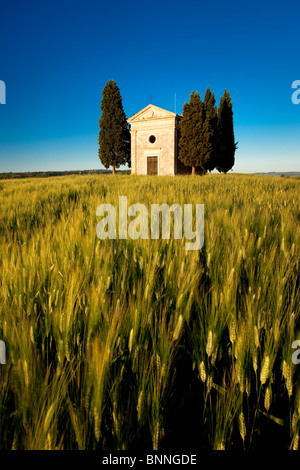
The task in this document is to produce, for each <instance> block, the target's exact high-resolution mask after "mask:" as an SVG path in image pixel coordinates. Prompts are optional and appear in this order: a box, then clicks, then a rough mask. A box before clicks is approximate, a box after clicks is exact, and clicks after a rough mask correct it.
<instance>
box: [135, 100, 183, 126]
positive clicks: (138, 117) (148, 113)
mask: <svg viewBox="0 0 300 470" xmlns="http://www.w3.org/2000/svg"><path fill="white" fill-rule="evenodd" d="M176 116H177V114H176V113H171V111H167V110H166V109H162V108H159V107H158V106H154V105H153V104H149V105H148V106H146V108H143V109H141V111H139V112H138V113H136V114H134V115H133V116H131V117H130V118H129V119H128V122H129V123H130V124H132V123H133V122H138V121H144V120H145V121H146V120H147V121H148V120H151V119H167V118H175V117H176Z"/></svg>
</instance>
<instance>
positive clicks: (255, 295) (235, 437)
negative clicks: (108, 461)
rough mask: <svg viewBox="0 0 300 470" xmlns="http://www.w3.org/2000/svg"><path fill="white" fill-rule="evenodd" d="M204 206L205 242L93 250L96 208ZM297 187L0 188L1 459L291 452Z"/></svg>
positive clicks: (105, 245) (120, 184) (288, 182)
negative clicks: (21, 454) (31, 452)
mask: <svg viewBox="0 0 300 470" xmlns="http://www.w3.org/2000/svg"><path fill="white" fill-rule="evenodd" d="M120 195H126V196H127V197H128V205H130V204H133V203H143V204H145V205H146V206H148V207H149V206H150V204H153V203H160V204H161V203H167V204H170V205H171V204H173V203H179V204H185V203H190V204H204V212H205V244H204V247H203V249H202V250H200V251H186V250H185V241H184V240H174V239H170V240H150V239H149V240H131V239H128V240H118V239H117V240H108V239H107V240H99V239H98V238H97V236H96V225H97V222H98V221H99V218H97V217H96V209H97V207H98V206H99V205H100V204H102V203H111V204H114V205H115V207H118V198H119V196H120ZM299 199H300V180H299V179H296V178H294V179H293V178H271V177H268V176H252V175H229V174H228V175H207V176H203V177H200V176H194V177H192V176H176V177H157V178H156V177H143V176H130V175H120V174H118V175H116V176H112V175H100V176H99V175H87V176H85V175H84V176H83V175H76V176H67V177H56V178H44V179H42V178H40V179H39V178H34V179H24V180H10V181H8V180H4V181H2V182H1V183H0V240H1V243H0V306H1V308H0V339H1V340H3V341H4V342H5V344H6V348H7V359H6V365H0V448H1V449H8V450H9V449H99V450H117V449H124V450H131V449H139V450H149V449H159V450H163V449H172V448H174V449H177V450H178V449H187V448H194V449H199V450H210V449H219V450H221V449H226V450H230V449H233V450H235V449H236V450H239V449H246V450H247V449H251V450H259V449H267V448H274V446H276V448H280V449H284V450H285V449H297V448H298V447H299V434H300V387H299V378H300V373H299V371H300V365H296V364H294V363H293V361H292V353H293V349H292V343H293V342H294V341H295V340H297V339H300V319H299V310H300V307H299V305H300V293H299V285H300V266H299V260H300V205H299V202H300V201H299Z"/></svg>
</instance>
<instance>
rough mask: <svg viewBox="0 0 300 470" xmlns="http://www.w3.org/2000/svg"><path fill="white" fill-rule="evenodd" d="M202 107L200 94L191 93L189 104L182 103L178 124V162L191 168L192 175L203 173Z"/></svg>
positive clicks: (203, 115)
mask: <svg viewBox="0 0 300 470" xmlns="http://www.w3.org/2000/svg"><path fill="white" fill-rule="evenodd" d="M204 118H205V114H204V105H203V103H202V101H201V98H200V94H199V93H198V92H197V91H196V93H195V92H194V91H192V93H191V95H190V101H189V103H184V105H183V112H182V119H181V120H180V122H179V135H180V137H179V145H178V148H179V152H178V158H179V160H180V161H181V162H182V163H183V164H184V165H186V166H190V167H192V175H194V174H195V173H196V168H197V171H198V172H200V173H204V172H205V168H204V165H203V163H204V162H203V153H204V147H203V139H202V137H203V126H204Z"/></svg>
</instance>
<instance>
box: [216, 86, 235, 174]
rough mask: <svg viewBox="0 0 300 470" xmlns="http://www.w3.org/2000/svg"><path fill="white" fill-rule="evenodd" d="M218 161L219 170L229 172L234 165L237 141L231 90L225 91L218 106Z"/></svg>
mask: <svg viewBox="0 0 300 470" xmlns="http://www.w3.org/2000/svg"><path fill="white" fill-rule="evenodd" d="M218 138H219V143H218V153H219V155H218V163H217V170H218V171H219V172H223V173H227V172H228V171H229V170H231V168H232V167H233V165H234V155H235V151H236V149H237V143H236V142H235V141H234V130H233V111H232V103H231V97H230V92H229V91H226V90H225V91H224V95H223V97H222V96H221V98H220V105H219V108H218Z"/></svg>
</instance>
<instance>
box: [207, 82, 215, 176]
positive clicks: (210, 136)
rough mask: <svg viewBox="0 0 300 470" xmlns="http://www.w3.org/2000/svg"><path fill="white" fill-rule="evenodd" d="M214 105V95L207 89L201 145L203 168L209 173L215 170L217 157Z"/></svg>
mask: <svg viewBox="0 0 300 470" xmlns="http://www.w3.org/2000/svg"><path fill="white" fill-rule="evenodd" d="M215 104H216V100H215V94H214V93H212V92H211V91H210V88H209V87H208V88H207V90H206V93H205V97H204V110H205V122H204V129H203V143H204V146H205V158H204V160H205V168H206V170H208V171H209V172H211V171H212V170H214V169H215V167H216V165H217V156H218V115H217V107H216V106H215Z"/></svg>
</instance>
